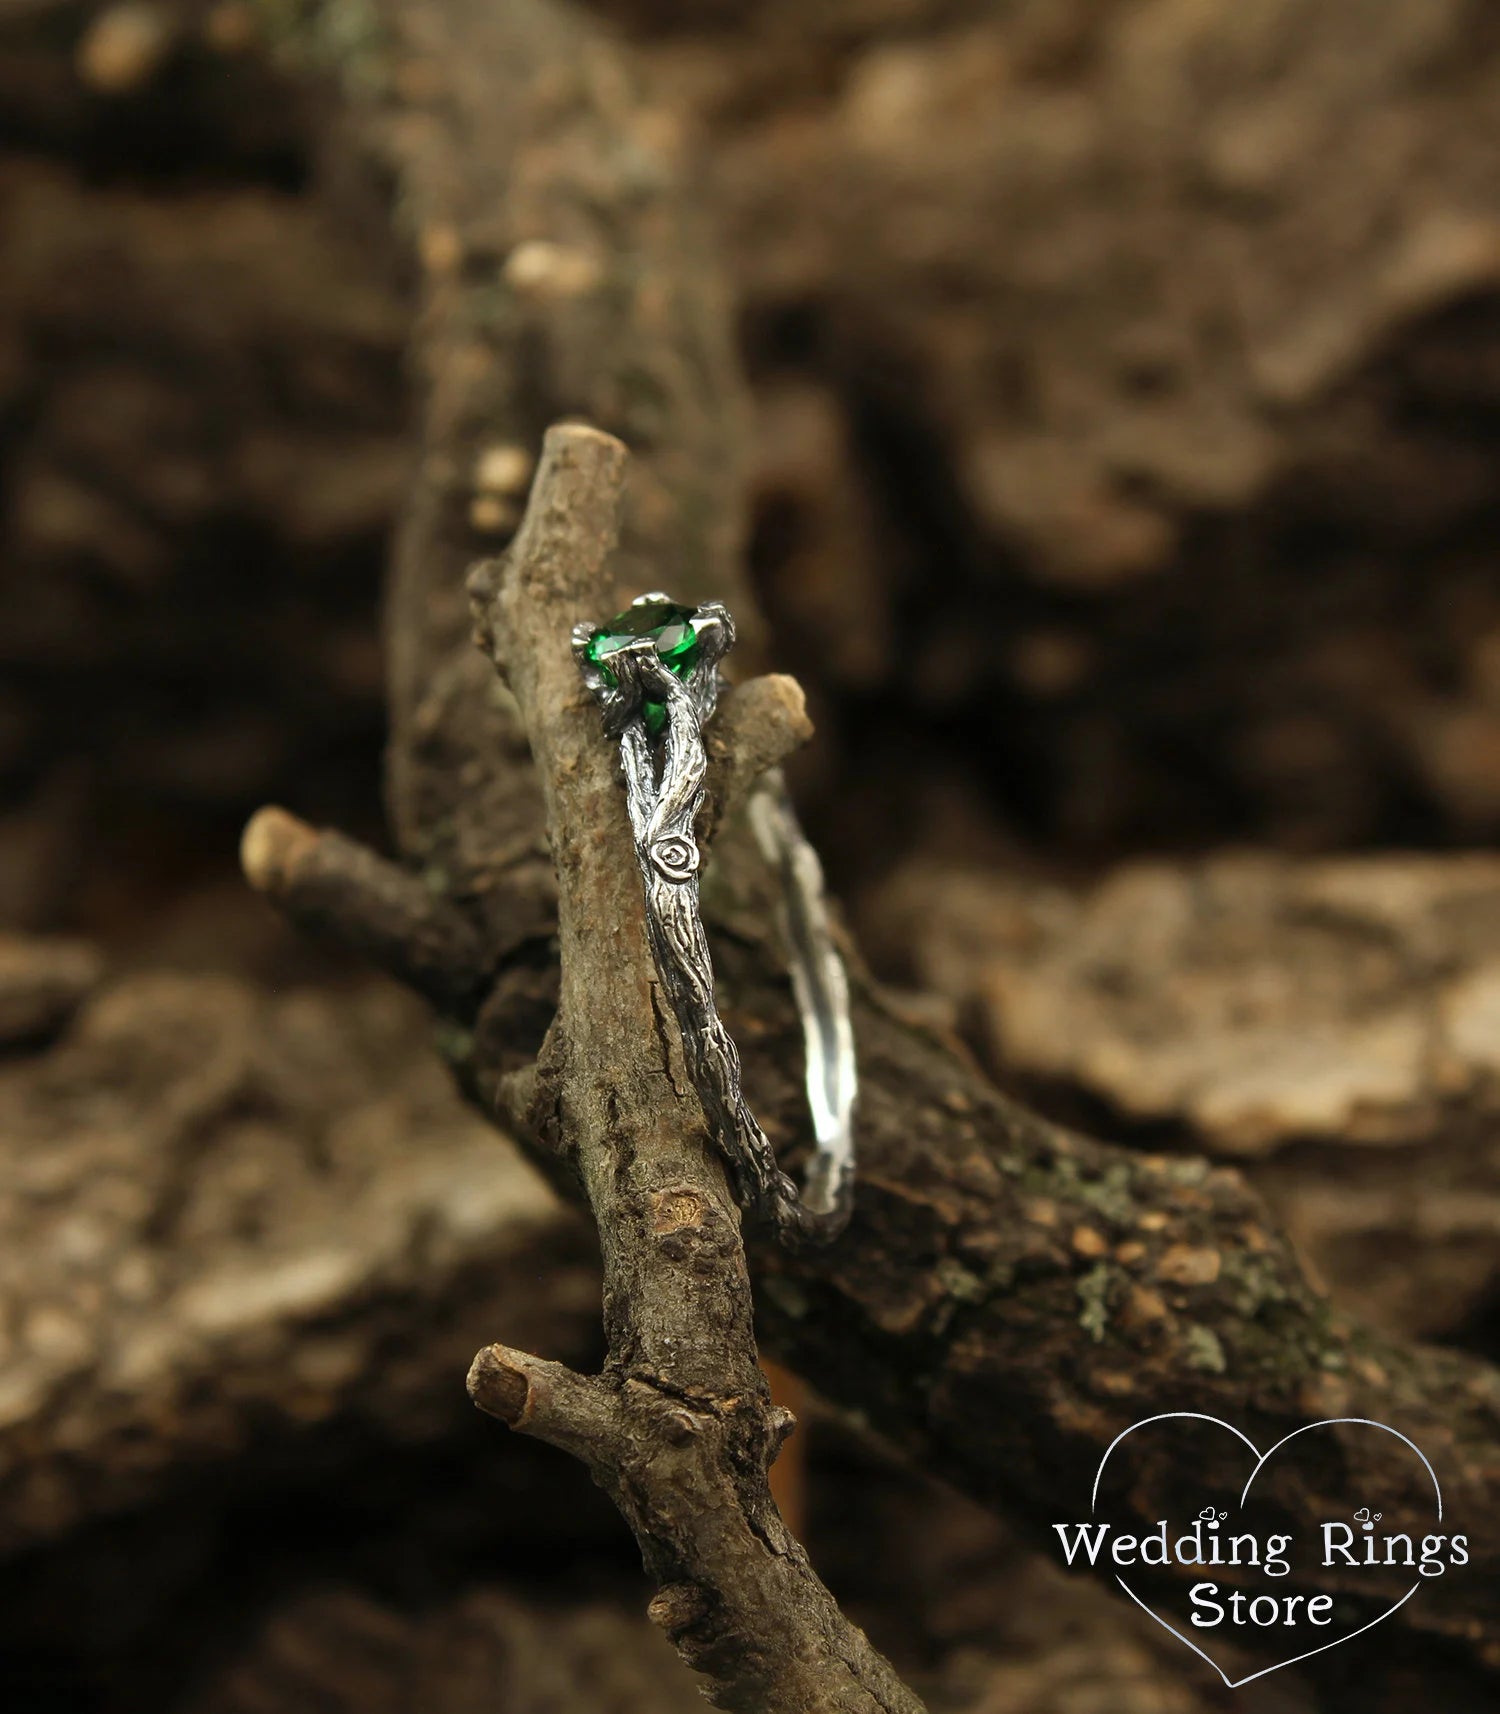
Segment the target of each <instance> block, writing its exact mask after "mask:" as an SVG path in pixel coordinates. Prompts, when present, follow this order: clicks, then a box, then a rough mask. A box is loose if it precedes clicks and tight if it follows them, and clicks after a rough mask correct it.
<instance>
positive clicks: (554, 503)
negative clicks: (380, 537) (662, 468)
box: [468, 422, 630, 703]
mask: <svg viewBox="0 0 1500 1714" xmlns="http://www.w3.org/2000/svg"><path fill="white" fill-rule="evenodd" d="M629 458H630V455H629V453H628V452H627V451H626V448H625V445H624V443H623V442H622V441H619V440H616V439H615V437H614V436H613V435H610V434H605V433H604V431H603V430H602V429H596V428H593V427H591V426H590V425H589V424H587V423H571V422H564V423H555V424H554V425H553V426H552V427H551V428H550V429H548V430H547V433H546V437H545V438H544V439H543V441H542V456H541V460H540V462H539V464H538V466H537V473H536V480H535V481H534V482H533V483H532V486H531V498H530V500H529V501H528V502H527V506H526V515H525V517H524V518H523V519H522V520H521V527H520V529H519V530H518V531H517V532H516V538H515V540H514V541H513V542H512V543H511V545H510V548H509V550H508V551H507V552H506V553H505V554H503V555H502V556H501V557H500V558H498V559H490V560H481V561H480V562H479V563H478V564H477V565H476V566H475V567H474V569H473V570H472V571H471V572H470V573H469V579H468V591H469V601H470V604H471V606H472V608H473V613H474V640H475V642H476V643H478V645H479V647H480V648H481V649H483V650H484V652H485V653H486V654H487V655H488V656H489V657H490V658H491V660H493V661H494V663H495V665H496V666H497V667H498V668H499V669H500V670H501V672H503V673H504V674H505V675H506V677H507V678H513V676H514V674H515V673H516V671H517V670H518V669H519V668H520V667H521V666H522V665H523V664H524V662H525V659H526V657H527V654H528V652H533V653H534V651H527V650H525V649H521V650H516V649H513V648H512V646H511V645H512V630H513V627H512V626H511V625H510V624H509V623H508V622H507V621H508V615H507V608H508V607H509V606H510V604H511V603H512V602H513V601H519V600H524V601H525V603H526V605H527V609H528V614H529V615H530V614H535V613H546V614H547V615H549V616H551V615H556V617H557V620H558V622H561V621H562V620H563V619H565V618H566V619H568V620H569V621H570V622H571V621H574V620H578V619H583V618H588V617H589V616H590V615H591V613H596V614H597V616H598V617H599V618H601V619H602V618H605V617H607V614H606V613H605V612H604V607H605V606H606V605H607V603H608V601H609V591H610V580H609V570H608V567H609V559H610V556H611V554H612V553H613V552H614V548H615V543H616V541H617V540H618V538H619V530H620V509H621V499H622V496H623V494H624V489H625V468H626V465H627V464H628V462H629ZM519 628H520V627H517V629H519ZM527 641H534V639H527ZM518 694H519V693H518ZM525 700H526V699H525V697H524V696H523V697H522V701H523V703H524V701H525Z"/></svg>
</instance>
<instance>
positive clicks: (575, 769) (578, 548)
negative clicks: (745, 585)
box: [469, 426, 921, 1714]
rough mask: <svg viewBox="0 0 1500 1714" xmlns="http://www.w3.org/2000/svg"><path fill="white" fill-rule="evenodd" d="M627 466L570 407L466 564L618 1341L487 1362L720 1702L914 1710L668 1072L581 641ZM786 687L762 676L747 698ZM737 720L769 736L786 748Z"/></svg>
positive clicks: (483, 1385)
mask: <svg viewBox="0 0 1500 1714" xmlns="http://www.w3.org/2000/svg"><path fill="white" fill-rule="evenodd" d="M624 467H625V449H624V447H623V446H622V445H621V444H620V442H618V441H617V440H614V439H613V438H611V437H610V436H608V435H605V434H602V433H599V432H598V431H597V430H593V429H589V428H585V427H581V426H564V427H559V428H555V429H553V430H551V431H550V433H549V434H548V436H547V438H546V442H545V447H544V451H543V456H542V462H541V467H540V470H539V473H538V476H537V481H536V485H535V488H534V490H533V493H532V498H531V504H530V507H529V509H528V511H527V514H526V518H525V521H524V523H523V524H522V527H521V531H520V534H519V535H518V537H517V539H516V541H515V543H514V545H513V547H512V549H511V551H510V553H509V554H508V555H507V556H506V557H505V558H504V559H503V560H497V561H489V562H486V563H484V564H482V565H481V566H479V567H478V568H477V569H476V572H475V574H474V576H473V577H472V579H471V583H470V588H471V592H472V595H473V599H474V606H475V615H476V620H477V628H478V636H479V640H480V642H481V643H482V645H483V646H484V648H485V649H486V650H487V652H488V653H489V654H490V655H491V656H492V658H493V659H494V661H495V664H496V666H497V667H498V668H499V669H500V671H501V672H502V673H503V674H504V676H505V677H506V679H507V681H508V682H509V684H510V687H511V690H512V691H513V692H514V694H515V697H516V700H517V702H518V704H519V706H520V709H521V714H522V718H523V720H524V722H525V725H526V729H527V732H528V734H529V736H530V741H531V748H532V753H533V755H534V756H535V758H536V763H537V769H538V773H539V775H540V778H541V783H542V791H543V795H544V798H545V802H546V811H547V826H548V834H549V839H550V842H551V846H552V851H553V856H554V859H555V862H556V866H557V875H558V906H559V911H558V920H559V932H560V938H561V958H562V992H561V1001H560V1005H559V1009H558V1013H557V1017H556V1020H555V1021H554V1023H553V1026H552V1029H551V1031H550V1032H549V1034H548V1037H547V1041H546V1044H545V1046H544V1048H543V1051H542V1055H541V1060H540V1064H539V1068H538V1071H537V1074H536V1075H535V1076H528V1077H526V1078H524V1079H522V1080H518V1081H515V1082H513V1083H512V1084H510V1085H508V1086H507V1088H508V1092H509V1094H510V1096H511V1099H512V1101H513V1103H514V1105H515V1106H516V1107H517V1108H519V1109H520V1111H519V1112H518V1113H517V1117H518V1118H520V1119H521V1120H522V1121H523V1122H524V1123H525V1124H526V1126H527V1128H528V1129H529V1130H530V1131H531V1132H532V1133H533V1134H535V1135H538V1136H540V1137H543V1138H545V1140H546V1143H547V1146H549V1147H550V1148H551V1149H553V1150H554V1151H556V1152H557V1153H558V1154H560V1155H561V1156H563V1157H564V1159H566V1160H567V1161H568V1162H569V1163H570V1164H571V1165H572V1166H573V1168H574V1170H575V1171H576V1172H577V1174H578V1176H579V1178H580V1180H581V1182H582V1184H583V1186H584V1189H585V1191H586V1193H587V1196H588V1200H589V1203H590V1206H591V1207H592V1209H593V1212H594V1217H595V1220H596V1221H597V1223H598V1226H599V1237H600V1244H601V1248H602V1251H603V1257H604V1280H605V1283H604V1304H605V1324H606V1331H607V1334H608V1340H609V1356H608V1361H607V1363H606V1365H605V1369H604V1372H603V1374H602V1375H599V1376H597V1377H586V1376H581V1375H577V1374H574V1373H573V1372H572V1371H570V1370H568V1369H566V1368H563V1367H561V1366H560V1365H558V1364H555V1363H544V1362H541V1361H539V1360H538V1359H537V1358H534V1357H529V1356H526V1355H525V1354H523V1353H521V1352H517V1351H511V1350H508V1349H507V1348H505V1347H504V1346H499V1345H494V1346H490V1347H489V1348H488V1349H487V1350H485V1351H482V1352H480V1354H479V1356H478V1357H477V1358H476V1359H475V1363H474V1367H473V1370H472V1371H471V1374H470V1377H469V1386H470V1390H471V1392H472V1393H473V1396H474V1398H475V1401H476V1402H477V1403H478V1404H479V1405H480V1406H481V1407H482V1408H483V1409H485V1410H487V1411H489V1412H490V1413H491V1414H492V1415H494V1416H497V1417H499V1418H501V1420H502V1421H504V1422H507V1423H509V1424H510V1426H511V1427H513V1428H516V1429H519V1430H522V1431H524V1432H526V1433H528V1434H533V1435H536V1436H538V1437H539V1438H540V1439H543V1440H546V1441H548V1442H550V1443H551V1444H553V1445H555V1446H559V1447H562V1448H564V1449H565V1450H567V1451H569V1452H571V1453H573V1454H574V1456H576V1457H578V1458H581V1459H582V1460H583V1461H584V1462H585V1463H587V1464H588V1466H589V1468H590V1469H591V1470H592V1472H593V1473H594V1475H595V1477H596V1479H597V1480H598V1481H599V1482H600V1483H601V1484H602V1485H603V1486H604V1487H605V1488H606V1489H607V1491H608V1492H609V1493H610V1494H611V1496H612V1497H613V1498H614V1500H615V1503H616V1504H617V1505H618V1506H619V1508H620V1510H621V1512H622V1513H623V1514H624V1516H625V1518H626V1519H627V1521H628V1522H629V1524H630V1526H631V1528H632V1529H633V1530H634V1532H635V1535H636V1538H637V1540H638V1541H639V1543H640V1545H641V1550H642V1553H643V1555H644V1556H645V1560H646V1564H647V1567H648V1569H649V1570H650V1571H651V1573H652V1574H653V1575H654V1576H655V1578H656V1580H657V1582H658V1584H659V1586H660V1590H659V1593H658V1595H657V1597H656V1599H655V1601H654V1602H653V1603H652V1606H651V1614H652V1617H653V1618H654V1619H655V1620H656V1622H657V1623H658V1624H660V1625H661V1626H662V1627H663V1629H664V1630H666V1632H667V1633H668V1635H669V1636H670V1637H671V1638H672V1640H673V1642H674V1643H676V1645H677V1647H678V1650H679V1651H680V1652H681V1654H682V1656H683V1658H684V1659H685V1660H687V1661H688V1662H689V1664H690V1665H692V1666H694V1667H696V1668H697V1669H698V1670H700V1671H702V1672H705V1673H707V1674H708V1675H709V1676H710V1678H711V1679H712V1683H713V1695H714V1699H715V1700H716V1701H717V1702H718V1704H719V1706H720V1707H723V1708H728V1709H744V1710H747V1711H749V1710H754V1711H756V1714H767V1711H771V1710H774V1711H775V1714H796V1711H799V1710H807V1711H809V1714H810V1711H811V1710H814V1709H818V1710H870V1711H874V1710H890V1711H895V1710H902V1711H906V1714H916V1711H917V1710H919V1709H920V1706H921V1704H920V1703H919V1702H918V1700H917V1698H916V1697H915V1696H914V1695H913V1694H912V1692H911V1691H910V1690H908V1689H907V1688H906V1687H905V1686H904V1685H903V1684H902V1683H901V1681H900V1679H899V1678H898V1677H897V1676H896V1674H895V1672H894V1671H893V1670H892V1669H891V1667H890V1666H889V1664H888V1663H887V1662H886V1661H885V1660H884V1659H883V1658H882V1657H881V1656H880V1655H879V1654H877V1653H876V1651H875V1650H874V1649H873V1648H872V1647H871V1646H870V1643H869V1642H868V1640H867V1639H866V1638H865V1636H864V1634H863V1633H862V1632H861V1631H859V1630H858V1629H857V1628H856V1627H855V1626H853V1625H852V1624H850V1623H849V1621H848V1620H847V1619H846V1618H845V1617H844V1616H843V1614H842V1613H841V1612H840V1610H839V1608H838V1606H837V1603H836V1602H835V1601H834V1600H833V1597H832V1596H831V1595H830V1594H829V1592H828V1590H827V1589H826V1588H825V1587H824V1586H823V1584H822V1583H821V1582H820V1581H819V1579H818V1577H817V1575H816V1573H815V1572H814V1571H813V1569H812V1567H811V1565H810V1564H809V1563H808V1559H807V1556H806V1554H805V1553H804V1552H803V1550H802V1548H801V1547H800V1546H799V1545H798V1543H797V1542H796V1541H795V1540H794V1539H793V1537H792V1536H791V1534H790V1533H789V1532H788V1530H787V1529H786V1527H785V1525H784V1524H783V1522H782V1520H781V1518H780V1516H779V1514H778V1513H777V1511H776V1507H775V1505H774V1503H773V1501H772V1499H771V1496H770V1491H769V1488H768V1486H767V1480H766V1472H767V1469H768V1467H769V1465H770V1463H771V1461H772V1460H773V1459H774V1458H775V1456H776V1454H777V1451H778V1450H779V1448H780V1446H781V1443H782V1441H783V1440H784V1438H785V1437H786V1435H787V1434H788V1433H790V1432H791V1429H792V1426H793V1423H792V1418H791V1416H790V1413H788V1412H786V1411H783V1410H780V1409H779V1408H777V1407H775V1406H773V1405H772V1403H771V1399H770V1393H769V1390H768V1388H767V1386H766V1382H765V1378H764V1376H763V1375H762V1373H761V1371H760V1368H759V1366H758V1364H757V1358H756V1347H755V1335H754V1327H753V1323H752V1315H751V1300H750V1284H749V1276H748V1273H747V1271H746V1266H745V1255H744V1249H743V1246H742V1244H741V1240H740V1221H739V1213H738V1210H737V1209H736V1207H735V1205H734V1202H733V1200H732V1198H731V1197H730V1195H729V1191H728V1188H727V1186H726V1183H725V1178H724V1172H723V1169H722V1166H721V1165H720V1163H719V1160H718V1158H717V1156H716V1154H715V1151H714V1150H713V1149H712V1147H711V1146H710V1143H709V1140H708V1137H707V1133H706V1128H705V1126H704V1122H703V1115H702V1113H701V1110H700V1109H699V1106H698V1102H697V1099H696V1097H695V1096H694V1095H693V1094H692V1092H691V1087H690V1086H688V1085H686V1084H685V1083H684V1082H683V1081H682V1080H681V1079H680V1078H679V1077H678V1076H676V1075H675V1074H674V1063H675V1062H677V1061H678V1057H679V1055H680V1051H681V1050H680V1044H678V1043H677V1042H676V1040H675V1028H674V1026H673V1025H672V1024H671V1023H670V1022H669V1021H667V1020H666V1018H665V1017H664V1015H663V1012H662V1009H661V1008H660V1006H659V1005H658V1003H657V1001H656V999H655V997H654V993H653V989H654V986H655V977H654V974H653V970H652V965H651V959H650V954H649V951H648V948H647V941H646V930H645V918H644V911H643V908H642V900H641V889H640V878H639V874H638V872H637V869H636V866H635V861H634V858H633V855H632V848H631V843H630V834H629V829H628V826H627V823H626V819H625V811H624V804H623V798H622V795H621V792H620V789H619V787H618V785H617V783H616V780H615V778H614V769H615V762H614V756H613V753H612V750H611V747H610V746H609V745H608V744H607V743H606V742H605V740H604V738H603V735H602V734H601V732H600V730H599V724H598V718H597V715H596V713H595V710H594V707H593V705H592V703H591V702H590V701H589V699H588V698H587V696H586V695H585V693H584V691H583V688H582V685H581V684H580V682H579V679H578V676H577V671H576V668H575V666H574V663H573V658H572V654H571V651H570V648H569V631H570V629H571V627H572V625H573V624H574V623H575V622H576V621H578V620H579V619H582V618H586V617H588V616H589V615H591V614H592V615H598V616H600V617H603V616H605V612H606V608H605V605H604V604H607V603H608V602H609V600H610V599H611V584H610V578H609V575H608V569H607V562H608V559H609V556H610V552H611V550H612V548H613V547H614V543H615V539H616V533H617V529H618V518H619V505H620V493H621V488H622V485H623V478H624ZM769 700H770V701H771V702H784V701H785V700H786V699H785V698H784V696H783V695H781V693H778V694H777V695H775V696H772V697H771V698H770V699H769ZM767 701H768V699H767V697H765V696H764V695H761V694H749V693H747V694H746V695H745V701H744V703H743V704H742V706H743V707H746V708H749V709H752V710H753V709H756V708H760V707H764V706H766V705H767ZM734 730H736V731H738V732H739V733H740V741H741V742H742V743H743V744H744V745H745V747H746V749H747V750H748V751H750V752H751V753H753V754H755V755H757V756H759V755H763V754H767V753H769V752H770V751H774V749H775V748H776V747H777V743H776V741H775V740H773V741H772V742H771V743H770V745H769V746H767V744H766V743H764V742H762V741H755V742H752V740H751V739H750V738H749V736H748V734H747V733H746V731H745V729H744V728H743V727H737V728H735V729H734ZM727 765H728V766H729V770H730V772H731V773H732V772H734V767H733V764H732V763H729V764H727Z"/></svg>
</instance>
